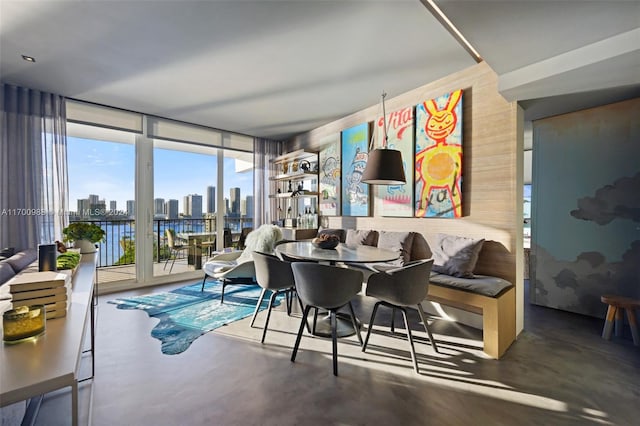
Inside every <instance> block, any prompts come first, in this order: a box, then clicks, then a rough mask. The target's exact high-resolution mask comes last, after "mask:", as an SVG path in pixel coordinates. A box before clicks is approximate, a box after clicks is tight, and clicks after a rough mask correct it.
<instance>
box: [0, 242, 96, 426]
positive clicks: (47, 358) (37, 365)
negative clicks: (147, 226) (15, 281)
mask: <svg viewBox="0 0 640 426" xmlns="http://www.w3.org/2000/svg"><path fill="white" fill-rule="evenodd" d="M97 260H98V253H93V254H83V255H82V259H81V261H80V264H79V265H78V269H77V270H76V272H75V274H74V276H73V279H72V285H73V290H72V296H71V302H70V305H69V307H68V310H67V316H66V317H62V318H55V319H51V320H47V326H46V332H45V333H44V334H43V335H41V336H39V337H37V338H36V339H35V340H34V341H32V342H22V343H18V344H12V345H11V344H6V343H3V344H2V348H1V351H0V407H4V406H7V405H11V404H14V403H16V402H20V401H24V400H30V399H33V400H34V401H36V400H37V401H40V400H41V399H42V398H41V395H44V394H45V393H48V392H52V391H55V390H57V389H61V388H65V387H70V388H71V419H72V424H73V425H74V426H76V425H77V424H78V382H80V381H81V379H80V378H79V377H78V372H79V369H80V365H81V361H82V356H83V352H84V351H83V345H84V338H85V335H86V331H87V328H86V327H87V325H88V326H89V327H90V331H91V333H90V339H91V345H90V349H89V350H88V351H90V352H91V363H92V365H91V376H90V378H92V377H93V371H94V367H95V364H94V353H93V351H94V343H95V337H94V336H95V333H94V331H95V330H94V327H95V303H94V302H95V300H94V284H95V277H96V264H97ZM88 319H89V321H87V320H88ZM0 321H1V319H0ZM1 332H2V327H0V335H1ZM82 380H84V379H82ZM29 406H31V403H30V404H29ZM30 408H31V407H28V408H27V413H26V414H25V420H26V417H28V416H29V414H30V411H31V409H30ZM36 411H37V410H36ZM23 424H24V423H23Z"/></svg>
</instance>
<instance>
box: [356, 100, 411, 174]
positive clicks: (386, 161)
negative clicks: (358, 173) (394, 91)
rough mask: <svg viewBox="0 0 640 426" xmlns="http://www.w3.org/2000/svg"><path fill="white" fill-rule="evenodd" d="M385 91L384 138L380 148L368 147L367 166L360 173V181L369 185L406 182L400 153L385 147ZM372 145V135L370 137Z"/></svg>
mask: <svg viewBox="0 0 640 426" xmlns="http://www.w3.org/2000/svg"><path fill="white" fill-rule="evenodd" d="M385 96H387V94H386V93H384V92H383V93H382V120H383V123H384V140H383V141H382V148H376V149H374V150H373V151H372V150H371V146H370V147H369V158H368V159H367V166H366V167H365V169H364V173H362V179H361V181H362V182H364V183H368V184H370V185H400V184H403V183H406V182H407V179H406V177H405V175H404V165H403V164H402V154H401V153H400V151H398V150H397V149H389V148H387V142H388V140H389V137H388V136H387V113H386V111H385V108H384V98H385ZM371 142H372V143H371V145H373V136H372V137H371Z"/></svg>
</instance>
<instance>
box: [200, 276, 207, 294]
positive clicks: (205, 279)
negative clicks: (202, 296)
mask: <svg viewBox="0 0 640 426" xmlns="http://www.w3.org/2000/svg"><path fill="white" fill-rule="evenodd" d="M205 281H207V274H204V278H203V279H202V288H201V289H200V292H201V293H202V292H203V291H204V283H205Z"/></svg>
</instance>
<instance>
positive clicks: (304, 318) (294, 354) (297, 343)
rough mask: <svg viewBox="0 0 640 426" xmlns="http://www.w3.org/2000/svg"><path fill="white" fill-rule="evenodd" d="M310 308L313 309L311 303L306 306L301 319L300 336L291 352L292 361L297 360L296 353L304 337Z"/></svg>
mask: <svg viewBox="0 0 640 426" xmlns="http://www.w3.org/2000/svg"><path fill="white" fill-rule="evenodd" d="M309 309H311V305H307V307H306V308H304V312H303V314H302V321H300V328H299V329H298V336H297V337H296V344H295V345H294V346H293V353H292V354H291V362H296V355H297V353H298V347H299V346H300V339H302V332H303V331H304V324H305V323H306V322H307V315H309Z"/></svg>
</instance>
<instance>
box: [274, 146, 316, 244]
mask: <svg viewBox="0 0 640 426" xmlns="http://www.w3.org/2000/svg"><path fill="white" fill-rule="evenodd" d="M318 160H319V159H318V153H317V152H309V151H305V150H298V151H294V152H290V153H287V154H284V155H281V156H279V157H277V158H275V159H274V160H272V162H271V167H272V171H273V172H274V173H275V175H274V176H272V177H271V178H270V180H271V181H273V182H275V183H276V192H274V193H272V194H269V198H272V199H275V200H276V211H275V212H273V217H274V218H276V219H277V221H278V223H279V224H280V225H281V226H282V227H283V229H284V232H285V238H289V239H299V238H305V236H307V235H311V234H312V232H310V231H308V230H315V229H317V227H318V196H319V192H318ZM288 230H292V231H293V232H291V231H288ZM303 230H304V232H303ZM303 235H304V236H303ZM314 235H315V234H314Z"/></svg>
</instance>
